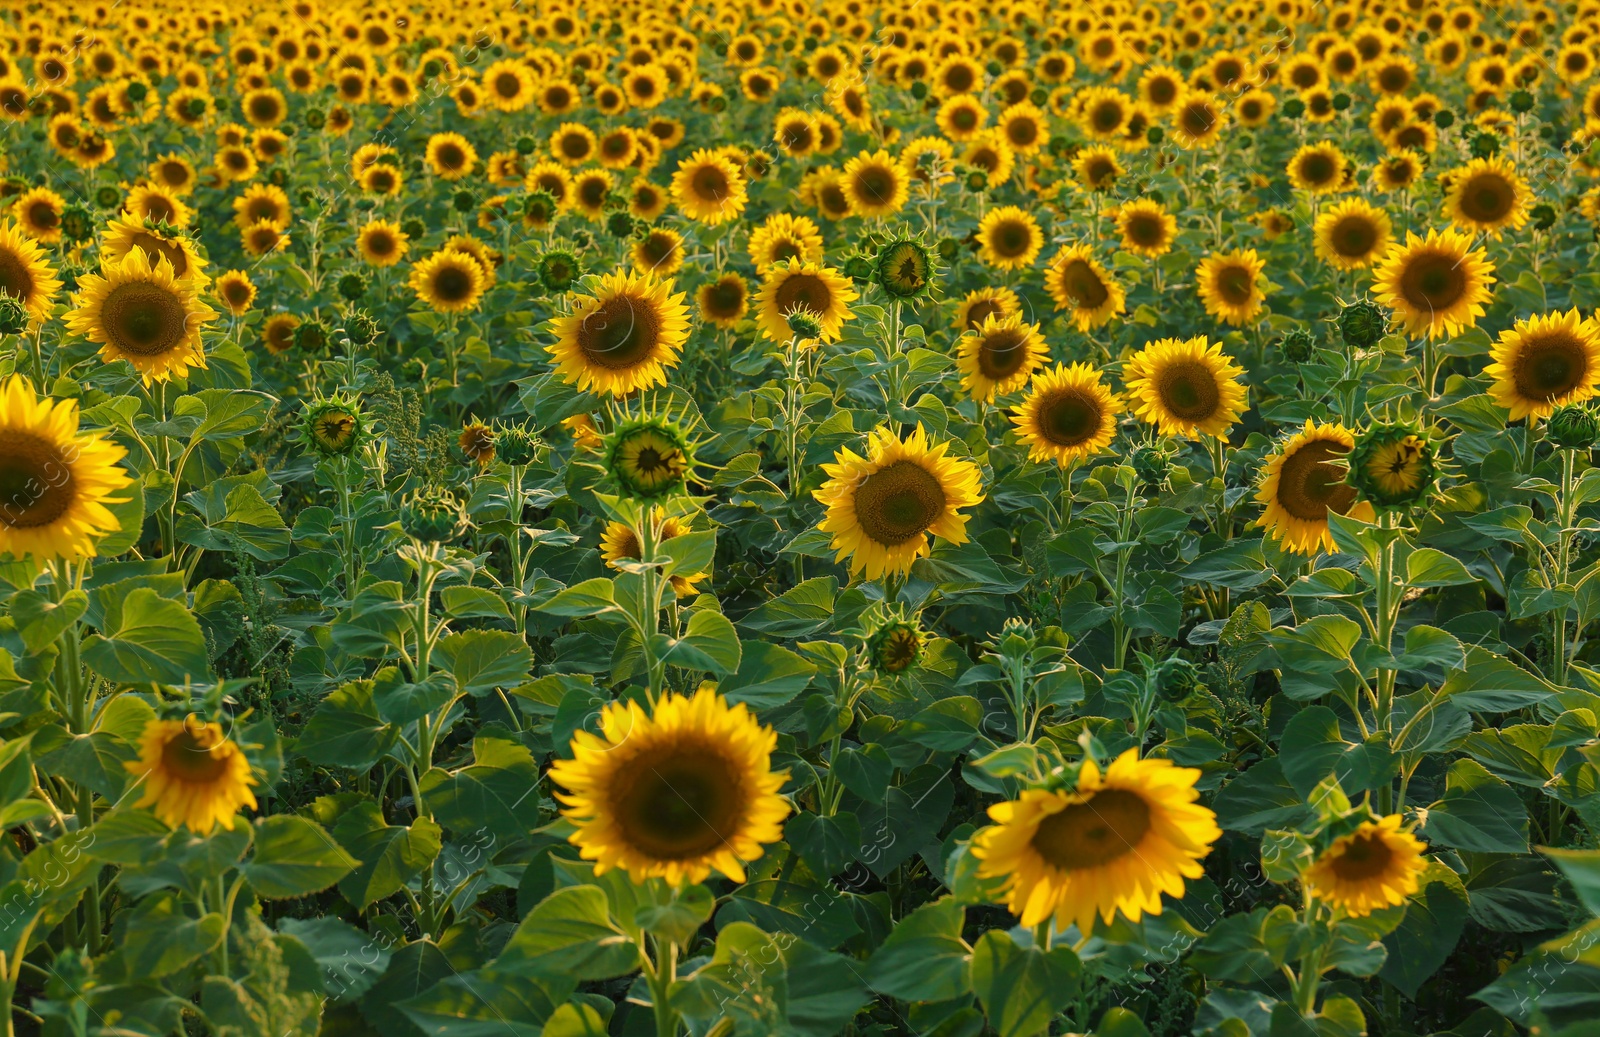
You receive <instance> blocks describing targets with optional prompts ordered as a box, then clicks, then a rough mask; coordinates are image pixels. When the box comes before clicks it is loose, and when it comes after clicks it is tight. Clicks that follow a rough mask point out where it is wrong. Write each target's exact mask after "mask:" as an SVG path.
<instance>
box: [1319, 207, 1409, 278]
mask: <svg viewBox="0 0 1600 1037" xmlns="http://www.w3.org/2000/svg"><path fill="white" fill-rule="evenodd" d="M1393 229H1394V225H1393V224H1392V223H1391V222H1390V221H1389V214H1388V213H1386V212H1384V211H1383V210H1382V209H1380V208H1378V207H1377V206H1375V205H1373V204H1371V203H1370V202H1368V201H1367V200H1366V199H1364V198H1347V199H1345V200H1344V201H1342V202H1338V203H1336V204H1334V205H1331V206H1329V207H1328V208H1327V209H1326V210H1324V211H1323V212H1322V213H1321V214H1320V215H1318V216H1317V221H1316V223H1315V224H1313V225H1312V248H1313V249H1314V250H1315V251H1316V254H1317V257H1318V258H1319V259H1321V260H1322V261H1323V262H1325V263H1327V264H1328V265H1329V266H1333V267H1336V268H1338V269H1340V270H1359V269H1360V268H1362V267H1365V266H1371V265H1372V263H1373V261H1374V260H1375V259H1376V258H1377V257H1378V256H1379V255H1380V254H1382V253H1383V251H1384V250H1385V249H1387V248H1388V247H1389V239H1390V235H1391V233H1392V232H1393Z"/></svg>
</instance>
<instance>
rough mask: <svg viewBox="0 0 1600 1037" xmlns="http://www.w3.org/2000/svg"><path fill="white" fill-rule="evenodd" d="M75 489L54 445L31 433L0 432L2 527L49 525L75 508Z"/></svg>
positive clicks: (0, 507)
mask: <svg viewBox="0 0 1600 1037" xmlns="http://www.w3.org/2000/svg"><path fill="white" fill-rule="evenodd" d="M72 486H73V482H72V470H71V469H70V468H69V467H68V466H67V460H66V458H65V457H64V456H63V455H62V453H61V451H60V450H59V449H57V448H56V446H55V444H53V443H51V442H49V441H48V440H45V439H42V438H40V437H39V436H35V435H33V434H32V433H30V432H23V431H20V430H17V429H6V430H3V431H0V525H3V526H9V527H10V528H12V529H33V528H35V527H37V526H46V525H49V524H50V523H52V522H54V521H55V520H56V519H58V518H60V517H61V516H62V515H63V514H65V513H66V510H67V508H68V507H70V506H71V505H72V501H73V498H74V494H73V489H72Z"/></svg>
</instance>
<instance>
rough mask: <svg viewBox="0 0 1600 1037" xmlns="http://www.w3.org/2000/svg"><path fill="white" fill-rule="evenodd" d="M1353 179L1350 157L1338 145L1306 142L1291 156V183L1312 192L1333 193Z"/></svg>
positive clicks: (1316, 193)
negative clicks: (1351, 176) (1351, 177)
mask: <svg viewBox="0 0 1600 1037" xmlns="http://www.w3.org/2000/svg"><path fill="white" fill-rule="evenodd" d="M1349 181H1350V159H1349V157H1348V156H1346V155H1345V153H1344V152H1343V151H1340V150H1339V148H1338V146H1337V145H1334V144H1329V143H1327V142H1323V143H1320V144H1305V145H1302V146H1301V147H1300V149H1299V150H1298V151H1296V152H1295V153H1294V155H1293V156H1292V157H1291V158H1290V159H1289V183H1290V184H1292V185H1294V186H1295V187H1297V188H1299V189H1300V190H1302V191H1305V192H1307V193H1309V194H1314V195H1322V194H1333V193H1335V192H1338V191H1342V190H1344V189H1345V188H1346V187H1348V186H1349Z"/></svg>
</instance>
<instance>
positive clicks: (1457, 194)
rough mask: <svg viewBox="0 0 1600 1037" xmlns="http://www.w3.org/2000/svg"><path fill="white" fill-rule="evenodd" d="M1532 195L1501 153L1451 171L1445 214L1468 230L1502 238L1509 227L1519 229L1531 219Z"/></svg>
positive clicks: (1445, 201) (1460, 226)
mask: <svg viewBox="0 0 1600 1037" xmlns="http://www.w3.org/2000/svg"><path fill="white" fill-rule="evenodd" d="M1531 196H1532V195H1531V192H1529V190H1528V185H1527V184H1526V183H1525V182H1524V181H1523V179H1522V177H1521V176H1519V175H1518V174H1517V168H1516V167H1515V166H1513V165H1512V164H1511V163H1510V162H1508V161H1506V160H1505V159H1503V158H1500V157H1499V156H1494V157H1491V158H1475V159H1473V160H1472V161H1471V162H1468V163H1467V164H1466V165H1465V166H1463V167H1462V168H1460V169H1457V170H1453V171H1452V172H1451V175H1450V188H1449V190H1448V191H1447V192H1446V193H1445V199H1444V215H1445V218H1446V219H1448V220H1449V221H1450V222H1451V223H1453V224H1455V225H1456V226H1457V227H1459V228H1461V229H1462V230H1464V231H1473V232H1479V231H1481V232H1485V233H1488V234H1491V235H1493V236H1494V237H1496V238H1498V237H1499V236H1500V232H1501V231H1503V230H1505V229H1506V228H1508V227H1509V228H1510V229H1511V230H1518V229H1520V228H1521V227H1522V225H1523V224H1525V223H1527V222H1528V199H1529V198H1530V197H1531Z"/></svg>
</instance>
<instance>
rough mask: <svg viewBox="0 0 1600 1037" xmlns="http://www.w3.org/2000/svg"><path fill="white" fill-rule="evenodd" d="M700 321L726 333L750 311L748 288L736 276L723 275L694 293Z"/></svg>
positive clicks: (742, 280) (743, 281)
mask: <svg viewBox="0 0 1600 1037" xmlns="http://www.w3.org/2000/svg"><path fill="white" fill-rule="evenodd" d="M695 302H696V303H698V304H699V306H700V319H701V320H703V321H706V322H707V323H709V324H713V325H715V326H716V327H718V328H721V329H722V330H723V331H727V330H728V329H730V328H732V327H733V326H734V325H736V324H738V323H739V321H740V320H741V319H742V318H743V317H744V315H745V313H746V312H748V311H749V309H750V286H749V285H748V284H746V283H745V279H744V278H742V277H740V276H739V275H738V274H723V275H722V276H721V277H719V278H717V279H716V280H715V281H712V282H710V283H709V284H703V285H701V286H700V287H699V289H698V290H696V292H695Z"/></svg>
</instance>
